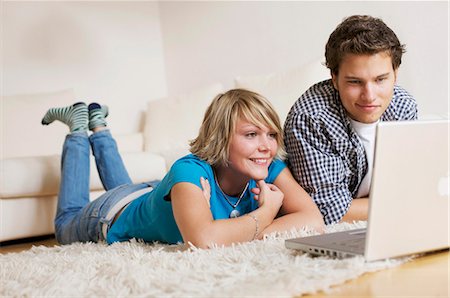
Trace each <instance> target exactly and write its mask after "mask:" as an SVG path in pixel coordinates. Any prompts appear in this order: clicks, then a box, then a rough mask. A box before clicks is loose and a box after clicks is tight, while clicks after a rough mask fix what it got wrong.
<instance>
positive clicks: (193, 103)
mask: <svg viewBox="0 0 450 298" xmlns="http://www.w3.org/2000/svg"><path fill="white" fill-rule="evenodd" d="M221 92H223V87H222V85H221V84H213V85H210V86H207V87H204V88H201V89H198V90H195V91H192V92H190V93H186V94H182V95H179V96H174V97H167V98H162V99H157V100H153V101H150V102H149V103H148V108H147V115H146V120H145V129H144V135H145V137H144V140H145V146H144V147H145V150H146V151H150V152H155V153H157V154H161V155H163V156H164V157H165V158H167V167H168V168H169V167H170V166H171V165H172V163H173V162H174V161H175V160H176V159H178V158H179V157H181V156H183V155H185V154H187V153H189V140H191V139H194V138H195V137H197V135H198V130H199V128H200V125H201V123H202V121H203V116H204V114H205V111H206V109H207V107H208V106H209V104H210V103H211V101H212V100H213V98H214V97H215V96H216V95H217V94H219V93H221Z"/></svg>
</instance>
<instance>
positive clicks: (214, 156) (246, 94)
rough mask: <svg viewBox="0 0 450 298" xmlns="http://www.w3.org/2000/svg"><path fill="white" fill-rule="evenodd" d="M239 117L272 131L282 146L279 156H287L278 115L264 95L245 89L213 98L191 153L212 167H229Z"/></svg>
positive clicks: (192, 143) (233, 90) (192, 144)
mask: <svg viewBox="0 0 450 298" xmlns="http://www.w3.org/2000/svg"><path fill="white" fill-rule="evenodd" d="M239 118H242V119H245V120H247V121H249V122H251V123H252V124H254V125H256V126H259V127H262V126H266V127H269V128H270V129H272V130H273V131H274V132H275V133H276V140H277V144H278V151H277V157H278V158H281V159H282V158H284V157H285V155H286V153H285V151H284V144H283V132H282V128H281V124H280V119H279V117H278V114H277V113H276V112H275V109H274V108H273V107H272V105H271V104H270V102H269V101H268V100H267V99H265V98H264V97H263V96H262V95H260V94H258V93H255V92H252V91H248V90H245V89H232V90H229V91H227V92H225V93H223V94H219V95H217V96H216V97H215V98H214V99H213V101H212V103H211V104H210V105H209V107H208V109H207V110H206V113H205V117H204V118H203V122H202V125H201V127H200V130H199V134H198V136H197V138H195V139H194V140H191V141H190V146H191V148H190V151H191V152H192V153H193V154H195V155H197V156H198V157H199V158H201V159H203V160H205V161H206V162H208V163H209V164H210V165H212V166H216V165H219V164H221V165H224V166H227V165H228V160H229V159H228V158H229V155H228V154H229V147H230V141H231V138H232V136H233V133H234V132H235V129H236V123H237V121H238V119H239Z"/></svg>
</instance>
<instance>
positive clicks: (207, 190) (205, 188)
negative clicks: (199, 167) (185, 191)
mask: <svg viewBox="0 0 450 298" xmlns="http://www.w3.org/2000/svg"><path fill="white" fill-rule="evenodd" d="M200 184H201V185H202V193H203V196H204V197H205V200H206V203H207V204H208V207H211V203H210V200H211V186H210V185H209V181H208V179H205V178H203V177H200Z"/></svg>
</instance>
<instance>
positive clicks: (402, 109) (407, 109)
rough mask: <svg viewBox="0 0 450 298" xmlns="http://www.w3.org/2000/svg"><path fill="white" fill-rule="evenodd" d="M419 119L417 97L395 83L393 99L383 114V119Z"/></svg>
mask: <svg viewBox="0 0 450 298" xmlns="http://www.w3.org/2000/svg"><path fill="white" fill-rule="evenodd" d="M414 119H417V102H416V99H415V98H414V97H413V96H412V95H411V94H410V93H409V92H408V91H406V90H405V89H404V88H402V87H401V86H398V85H395V86H394V92H393V96H392V101H391V103H390V104H389V107H388V108H387V110H386V112H385V113H384V114H383V116H382V120H383V121H396V120H414Z"/></svg>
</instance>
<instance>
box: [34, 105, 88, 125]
mask: <svg viewBox="0 0 450 298" xmlns="http://www.w3.org/2000/svg"><path fill="white" fill-rule="evenodd" d="M55 120H58V121H61V122H62V123H64V124H66V125H67V126H69V128H70V132H76V131H85V130H87V124H88V109H87V107H86V104H85V103H84V102H77V103H75V104H73V105H71V106H68V107H62V108H51V109H49V110H48V111H47V113H46V114H45V116H44V118H42V121H41V123H42V124H43V125H49V124H50V123H52V122H53V121H55Z"/></svg>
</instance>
